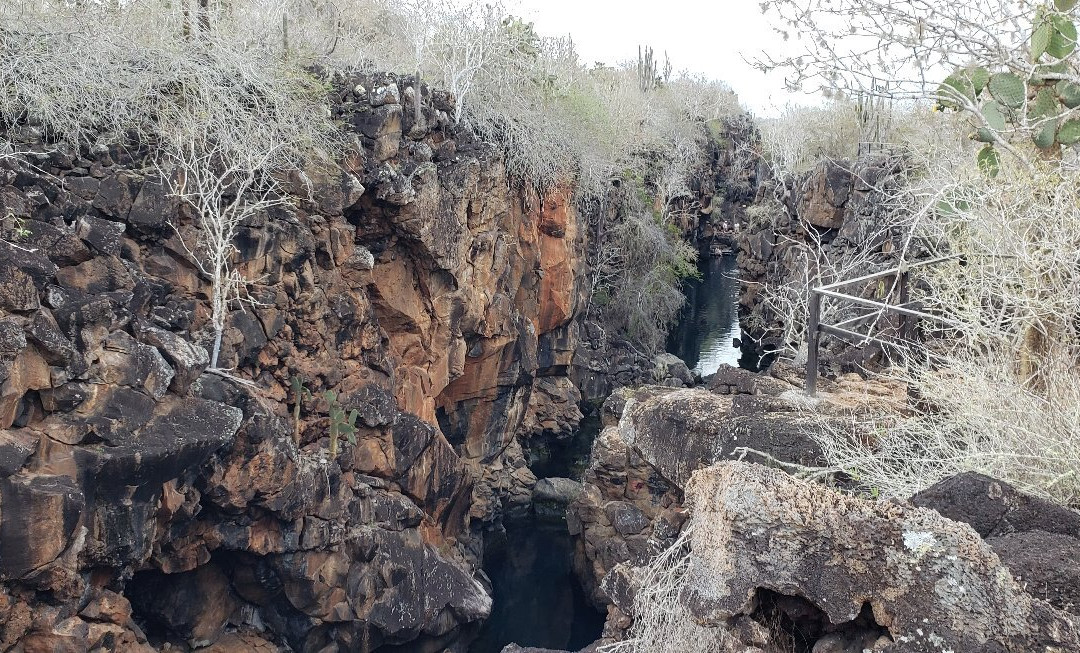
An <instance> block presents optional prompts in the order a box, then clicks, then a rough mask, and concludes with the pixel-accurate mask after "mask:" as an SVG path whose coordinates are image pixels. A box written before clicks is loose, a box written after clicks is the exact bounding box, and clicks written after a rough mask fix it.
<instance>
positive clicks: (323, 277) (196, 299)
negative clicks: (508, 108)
mask: <svg viewBox="0 0 1080 653" xmlns="http://www.w3.org/2000/svg"><path fill="white" fill-rule="evenodd" d="M399 82H400V83H402V84H404V83H406V82H404V81H402V80H397V79H395V78H392V77H388V76H363V77H358V78H356V79H353V80H350V81H349V83H348V84H345V85H344V86H343V87H342V90H341V91H340V93H338V92H335V96H334V99H333V102H332V111H333V114H334V117H335V118H336V119H337V120H339V121H340V124H341V127H342V130H343V132H344V134H345V136H346V137H347V138H348V139H349V140H350V141H352V142H353V143H354V144H355V147H354V148H353V151H352V152H350V153H349V154H348V155H347V156H346V157H345V159H346V162H345V163H344V164H343V165H342V166H341V167H339V168H334V169H330V170H327V169H320V170H309V171H307V172H306V174H305V175H302V176H301V175H296V178H289V179H284V180H282V181H283V185H284V186H285V187H286V188H287V189H288V191H289V192H290V198H289V200H290V201H289V202H288V203H287V204H286V205H284V206H281V207H278V208H276V209H273V210H271V211H268V212H266V213H263V214H260V215H257V216H254V217H252V219H250V220H249V221H247V222H245V223H244V224H243V225H242V226H241V227H240V229H239V232H238V234H237V238H236V240H235V242H234V244H235V246H236V250H237V251H236V254H235V257H234V260H233V265H234V268H235V269H236V270H237V271H238V272H240V273H241V274H242V275H243V276H244V277H245V278H246V279H248V280H250V281H251V283H250V284H249V286H248V288H247V293H246V295H247V298H248V299H250V300H251V301H249V302H244V303H237V304H235V305H234V306H233V307H232V310H231V312H230V314H229V315H228V319H227V326H226V329H225V332H224V334H223V342H222V350H221V358H220V361H219V364H220V366H221V367H222V368H224V369H227V370H229V372H228V373H229V374H230V375H232V376H234V377H238V378H239V379H241V381H240V382H236V381H232V380H228V379H227V378H224V377H223V376H221V374H220V373H210V372H207V366H208V364H209V357H208V356H207V351H206V350H207V347H208V345H209V344H210V340H211V327H210V324H209V318H210V314H209V308H208V305H207V301H206V299H207V297H208V295H209V287H208V285H207V283H206V281H205V279H203V278H202V277H201V275H200V274H199V273H198V272H197V266H195V265H194V264H193V262H192V261H191V260H190V256H191V253H190V251H189V250H188V247H187V244H189V243H193V242H195V240H196V238H197V236H198V233H199V226H198V222H197V220H196V219H195V216H194V215H192V214H191V212H190V211H189V210H187V209H186V208H184V207H182V206H181V205H180V204H179V203H178V202H177V200H176V198H172V197H169V196H168V194H167V192H166V190H165V187H164V186H163V185H162V184H161V183H160V180H159V179H157V178H156V176H155V175H154V174H150V173H147V172H146V171H148V170H151V171H152V170H154V167H153V166H152V165H149V164H148V163H147V161H144V160H141V159H137V158H132V157H133V156H135V155H132V154H131V152H132V151H133V150H131V149H128V148H124V147H115V148H111V149H109V150H108V152H106V151H104V150H103V149H98V150H95V151H94V152H90V151H89V150H85V149H84V150H79V149H78V148H70V151H67V150H64V151H60V150H59V149H56V148H53V147H49V148H45V147H39V149H41V150H42V152H41V153H39V154H36V155H34V157H35V159H34V160H35V163H33V164H32V165H31V164H30V163H29V162H27V161H22V160H20V159H17V158H5V159H3V160H2V161H0V216H7V215H8V213H10V214H11V215H12V216H13V218H18V219H19V220H20V224H23V225H25V227H24V228H23V230H20V231H19V232H18V234H16V232H14V231H13V230H12V226H11V224H9V223H10V220H6V221H4V222H2V223H0V229H2V230H3V233H0V645H2V646H0V647H2V648H5V649H6V648H11V647H13V646H14V647H15V648H16V649H17V650H23V649H25V650H27V651H30V650H61V649H63V650H80V651H81V650H90V649H93V648H94V647H99V648H100V647H103V646H104V647H107V643H108V642H109V641H114V642H116V643H117V645H118V646H120V648H117V649H116V650H132V651H143V650H151V649H150V645H149V643H148V642H149V641H150V640H152V639H154V637H149V638H148V637H147V634H148V633H146V632H144V631H143V630H142V628H144V627H152V628H153V629H154V631H155V633H154V634H155V636H156V637H160V638H161V639H164V640H172V641H183V642H184V646H204V645H206V644H211V645H213V644H215V643H216V645H217V648H216V649H212V650H227V647H228V645H227V644H226V642H249V641H254V642H256V643H258V642H260V641H263V640H262V639H260V638H265V641H268V642H270V644H268V646H271V645H288V646H289V647H291V649H292V650H322V649H329V648H337V649H340V650H355V651H370V650H373V649H374V648H377V647H379V646H381V645H383V644H403V643H406V642H410V641H412V640H414V639H416V638H418V637H427V638H433V639H434V640H435V641H437V642H442V641H445V640H447V639H449V638H450V637H452V636H453V634H454V631H455V629H457V628H459V627H461V626H463V625H465V624H468V623H469V622H474V621H477V620H479V619H482V618H484V617H485V616H486V615H487V614H488V612H489V611H490V606H491V599H490V596H489V595H488V589H487V588H485V587H484V586H483V585H482V584H480V583H479V582H478V581H476V580H475V579H474V578H473V574H474V571H475V566H476V564H477V562H478V561H477V558H476V555H477V554H476V552H477V551H478V549H479V547H478V543H477V542H476V540H475V538H476V536H475V535H474V531H479V530H480V527H479V525H478V524H473V523H471V522H472V521H473V520H484V521H487V520H496V519H498V518H499V517H500V515H501V514H502V513H501V509H500V506H501V505H502V504H503V503H505V502H507V501H509V502H510V503H511V504H514V505H519V506H520V505H522V502H525V503H526V504H527V501H528V497H529V495H530V492H529V488H530V487H531V484H533V483H535V478H534V477H533V476H532V474H531V472H529V470H528V469H527V467H526V465H525V452H524V450H523V448H522V444H521V439H520V438H518V436H523V437H527V436H528V434H529V433H532V432H541V431H543V432H550V433H562V432H568V431H569V430H570V429H572V428H573V427H574V425H575V424H576V422H577V420H578V419H579V417H580V413H579V412H578V408H577V402H578V399H579V395H578V394H577V390H576V388H575V387H574V385H573V384H572V383H571V382H570V381H569V379H568V378H567V376H566V372H567V369H568V368H569V364H570V356H571V352H572V351H573V349H574V346H575V341H576V333H577V331H576V324H575V319H576V313H577V311H578V309H579V306H580V304H581V301H580V294H581V287H582V283H581V280H582V277H583V270H584V265H585V263H584V259H585V254H584V251H585V242H584V233H585V230H584V229H581V228H580V227H579V224H578V216H577V215H576V213H575V211H574V208H573V207H574V203H573V198H572V196H573V193H572V189H561V190H559V191H556V192H551V193H549V194H547V195H546V196H545V197H543V198H540V197H537V196H536V195H535V194H534V193H531V192H525V191H518V190H516V189H513V186H512V185H511V184H510V183H508V179H507V176H506V171H505V167H504V165H503V163H502V160H501V158H500V156H499V155H498V153H497V152H496V151H495V150H494V149H493V148H491V147H489V146H485V145H481V144H478V143H476V142H475V140H474V139H472V138H463V139H461V143H459V142H458V141H457V140H455V139H456V137H457V136H458V134H457V133H456V130H455V128H454V127H453V125H451V124H450V122H449V120H448V119H447V117H446V115H447V114H446V112H447V109H448V106H447V105H446V104H445V99H444V98H440V97H439V96H438V94H436V95H435V96H430V95H429V94H428V91H427V90H426V89H425V90H424V93H425V94H426V97H425V105H424V106H425V112H426V113H425V126H421V127H417V126H416V125H414V124H413V114H412V112H411V111H405V112H403V111H402V110H401V107H400V105H399V104H398V103H397V102H398V99H399V98H400V97H401V95H402V93H403V90H404V89H401V88H400V87H399V86H398V84H399ZM406 134H407V135H408V136H406ZM35 146H40V144H35V143H34V142H27V143H25V146H21V149H26V150H32V149H33V148H34V147H35ZM46 168H47V170H48V171H47V173H44V172H41V171H42V170H44V169H46ZM57 180H60V183H58V182H57ZM46 197H48V198H49V201H47V202H46V201H39V200H40V199H42V198H46ZM35 198H37V199H35ZM174 225H175V228H174ZM12 239H15V240H12ZM16 241H17V243H16V244H13V243H15V242H16ZM16 245H17V246H16ZM294 379H295V380H296V381H298V382H302V384H303V386H304V388H305V389H307V390H310V392H311V394H310V395H304V398H303V399H302V400H301V399H298V397H297V393H296V392H295V391H294V390H292V389H291V386H292V385H293V380H294ZM326 391H333V392H334V393H335V394H333V395H327V394H325V393H326ZM298 401H299V402H300V404H301V405H300V408H299V410H298V411H297V412H296V413H294V412H293V409H294V408H295V407H296V405H297V403H298ZM332 407H337V408H341V409H342V410H343V411H344V412H345V413H346V414H347V415H348V414H350V413H351V412H352V411H353V410H355V411H356V416H355V418H354V424H355V428H356V432H355V433H354V434H352V435H353V437H354V438H355V442H351V441H350V438H348V437H346V436H343V437H342V438H341V442H340V452H339V454H338V455H337V456H336V457H331V456H330V454H329V427H330V418H329V415H330V412H331V408H332ZM508 497H510V498H509V499H508ZM474 526H476V528H473V527H474ZM208 597H209V598H208ZM88 599H89V600H91V603H90V606H93V610H91V611H90V612H86V611H83V612H80V609H82V608H84V607H86V606H87V604H86V601H87V600H88ZM86 609H87V610H90V608H89V607H86ZM27 615H30V616H29V617H28V616H27ZM5 624H6V625H5ZM253 629H257V630H258V631H259V633H260V638H254V636H253V635H251V631H252V630H253ZM253 638H254V639H253ZM121 645H122V646H121ZM260 646H261V644H260ZM20 647H21V648H20ZM125 647H126V648H125ZM255 648H258V647H255ZM255 648H253V650H255Z"/></svg>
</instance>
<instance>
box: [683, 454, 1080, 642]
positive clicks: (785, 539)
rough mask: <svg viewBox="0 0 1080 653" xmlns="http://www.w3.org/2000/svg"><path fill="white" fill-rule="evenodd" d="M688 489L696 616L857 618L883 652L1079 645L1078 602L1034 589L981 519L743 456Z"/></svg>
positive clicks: (844, 624)
mask: <svg viewBox="0 0 1080 653" xmlns="http://www.w3.org/2000/svg"><path fill="white" fill-rule="evenodd" d="M687 502H688V503H689V504H690V505H691V507H692V510H693V518H692V527H693V531H692V534H691V537H690V547H691V550H692V553H691V554H690V556H691V559H690V564H689V568H688V569H689V571H688V573H687V576H686V578H685V582H686V589H685V591H684V592H683V594H682V596H683V597H684V598H683V601H684V605H685V607H686V608H687V609H688V610H689V612H690V614H691V615H692V616H693V619H694V620H695V621H696V622H697V623H699V624H705V625H709V626H711V627H713V628H716V629H724V628H725V624H730V623H733V622H734V621H736V620H738V619H739V618H740V617H743V616H749V615H751V614H753V613H754V611H755V610H757V609H758V608H759V606H760V605H762V603H763V602H764V603H768V604H770V605H772V606H774V607H775V608H776V609H777V610H779V611H780V612H782V613H783V614H786V615H787V616H788V618H789V619H791V620H792V621H796V622H799V621H801V622H807V621H810V617H812V618H813V621H814V622H816V623H817V624H818V627H819V631H818V632H816V633H813V632H807V631H806V630H803V631H801V636H802V637H803V638H804V639H805V640H806V641H807V643H809V644H814V643H816V642H818V641H820V640H821V639H822V638H823V637H825V636H826V635H828V634H829V633H830V632H838V631H839V632H846V631H850V630H851V629H852V628H853V627H854V624H859V626H858V629H859V630H863V631H864V632H873V631H875V630H877V629H880V631H881V634H882V635H886V636H887V637H888V639H889V640H890V643H889V644H887V645H885V646H884V647H883V648H881V649H879V650H880V651H882V653H893V652H896V653H899V652H900V651H943V650H953V651H1072V650H1080V627H1078V625H1077V623H1076V622H1075V621H1074V620H1073V618H1072V616H1071V615H1069V614H1067V613H1065V612H1062V611H1060V610H1058V609H1057V608H1054V607H1053V606H1052V605H1050V604H1049V603H1047V602H1045V601H1042V600H1040V599H1037V598H1034V597H1032V596H1031V595H1030V594H1028V593H1027V592H1026V591H1025V590H1024V588H1023V586H1022V585H1021V584H1020V583H1018V582H1017V581H1016V580H1014V579H1013V577H1012V575H1011V574H1010V573H1009V571H1008V569H1007V568H1006V567H1005V566H1004V565H1003V564H1002V562H1001V560H1000V559H999V558H998V556H997V555H996V554H995V553H994V551H993V549H992V548H991V547H990V546H989V545H988V544H987V543H985V542H984V541H983V540H982V539H981V538H980V537H979V534H978V533H977V532H975V530H973V529H972V528H971V527H970V526H968V525H967V524H962V523H958V522H954V521H951V520H949V519H946V518H944V517H942V516H941V515H940V514H938V513H937V512H934V511H932V510H929V509H925V508H916V507H909V506H904V505H900V504H897V503H891V502H878V501H869V500H864V499H860V498H857V497H852V496H847V495H843V494H840V493H838V492H835V491H834V490H831V489H829V488H827V487H824V486H821V485H816V484H811V483H807V482H802V481H799V480H796V479H794V478H792V477H791V476H788V475H786V474H784V473H782V472H779V471H777V470H773V469H768V468H765V467H761V466H758V465H753V464H748V463H740V462H724V463H719V464H717V465H714V466H712V467H710V468H707V469H704V470H700V471H698V472H695V474H694V475H693V478H692V479H691V481H690V483H689V485H688V487H687ZM789 605H790V606H793V607H792V608H788V607H787V606H789ZM798 611H802V612H803V613H805V614H802V615H800V614H797V612H798ZM871 619H872V621H867V620H871ZM776 629H777V627H776V626H773V630H774V634H778V633H776Z"/></svg>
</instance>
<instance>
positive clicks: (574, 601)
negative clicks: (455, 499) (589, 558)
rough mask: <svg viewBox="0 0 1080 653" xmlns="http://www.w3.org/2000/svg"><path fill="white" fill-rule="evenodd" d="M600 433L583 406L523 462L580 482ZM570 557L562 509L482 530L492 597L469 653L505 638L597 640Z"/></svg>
mask: <svg viewBox="0 0 1080 653" xmlns="http://www.w3.org/2000/svg"><path fill="white" fill-rule="evenodd" d="M599 432H600V415H599V410H598V409H593V410H587V411H586V416H585V418H584V419H583V420H582V421H581V424H580V425H579V426H578V429H577V431H576V432H575V433H574V436H573V437H572V438H571V439H570V440H568V441H566V442H562V443H553V444H552V445H551V446H550V447H549V448H548V449H545V450H544V451H543V452H542V455H541V456H540V457H538V458H537V459H536V460H533V461H532V463H531V464H530V466H529V468H530V469H531V470H532V471H533V473H534V474H536V476H537V478H552V477H560V478H570V479H573V480H575V481H580V480H581V479H582V477H583V476H584V474H585V469H586V467H588V464H589V450H590V449H591V448H592V442H593V440H594V439H595V438H596V435H597V433H599ZM548 514H549V513H548ZM573 556H574V541H573V538H572V537H571V536H570V532H569V530H568V529H567V526H566V519H565V516H564V515H556V516H542V515H540V516H532V517H529V518H527V519H523V520H519V521H516V522H511V523H509V524H506V532H505V533H492V534H490V535H488V536H487V537H486V538H485V542H484V572H485V573H487V575H488V578H490V579H491V585H492V594H493V597H492V598H493V599H494V602H493V605H492V610H491V616H490V617H488V619H487V621H485V622H484V625H483V627H482V628H481V630H480V635H479V637H478V639H477V640H476V641H474V642H473V644H472V645H471V646H470V647H469V653H499V652H500V651H502V649H503V647H505V646H506V645H507V644H511V643H513V644H519V645H521V646H532V647H536V648H550V649H556V650H565V651H577V650H579V649H581V648H584V647H586V646H588V645H589V644H592V643H593V642H594V641H596V640H597V639H599V637H600V635H601V632H602V631H603V629H604V615H603V614H601V613H600V612H597V611H596V610H595V609H594V608H593V607H592V606H591V605H589V603H588V601H587V600H586V598H585V593H584V591H582V589H581V585H580V584H579V583H578V581H577V579H576V578H575V577H574V572H573V569H572V561H573Z"/></svg>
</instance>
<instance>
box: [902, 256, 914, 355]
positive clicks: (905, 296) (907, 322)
mask: <svg viewBox="0 0 1080 653" xmlns="http://www.w3.org/2000/svg"><path fill="white" fill-rule="evenodd" d="M909 274H910V273H909V272H908V271H907V270H903V271H902V272H901V273H900V305H901V306H907V303H908V302H909V301H911V287H910V286H909V285H908V275H909ZM911 326H912V320H911V317H909V316H908V315H905V314H903V313H901V314H900V341H901V342H907V341H908V339H909V338H910V336H911V334H910V331H911Z"/></svg>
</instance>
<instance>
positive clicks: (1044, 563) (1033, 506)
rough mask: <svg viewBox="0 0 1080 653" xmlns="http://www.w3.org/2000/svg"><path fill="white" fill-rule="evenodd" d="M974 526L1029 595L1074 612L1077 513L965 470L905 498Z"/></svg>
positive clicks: (1078, 581) (1078, 604)
mask: <svg viewBox="0 0 1080 653" xmlns="http://www.w3.org/2000/svg"><path fill="white" fill-rule="evenodd" d="M911 503H913V504H914V505H916V506H920V507H925V508H932V509H934V510H936V511H937V512H939V513H940V514H942V515H944V516H945V517H948V518H949V519H952V520H955V521H960V522H964V523H966V524H968V525H970V526H971V527H972V528H974V529H975V530H976V531H977V532H978V533H979V535H981V536H982V537H983V538H985V539H986V541H987V543H988V544H990V546H992V547H993V548H994V552H995V553H997V554H998V557H1000V558H1001V560H1002V562H1004V563H1005V565H1006V566H1008V568H1009V570H1010V571H1011V572H1012V574H1013V576H1014V578H1015V579H1016V581H1017V582H1019V583H1020V584H1021V586H1023V587H1024V588H1025V589H1026V590H1027V591H1028V592H1029V593H1030V594H1031V595H1032V596H1035V597H1037V598H1040V599H1044V600H1046V601H1048V602H1049V603H1050V604H1052V605H1054V606H1055V607H1057V608H1060V609H1062V610H1067V611H1069V612H1073V613H1076V614H1080V589H1078V588H1080V559H1078V557H1077V553H1078V552H1080V513H1077V512H1076V511H1074V510H1069V509H1068V508H1064V507H1062V506H1059V505H1057V504H1055V503H1052V502H1050V501H1046V500H1044V499H1039V498H1038V497H1032V496H1029V495H1026V494H1024V493H1022V492H1020V491H1018V490H1017V489H1016V488H1014V487H1012V486H1011V485H1009V484H1008V483H1005V482H1003V481H998V480H996V479H993V478H990V477H988V476H984V475H982V474H976V473H974V472H968V473H964V474H958V475H956V476H953V477H950V478H947V479H945V480H944V481H941V482H940V483H937V484H936V485H933V486H932V487H929V488H927V489H926V490H923V491H922V492H919V493H918V494H916V495H915V496H913V497H911Z"/></svg>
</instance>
